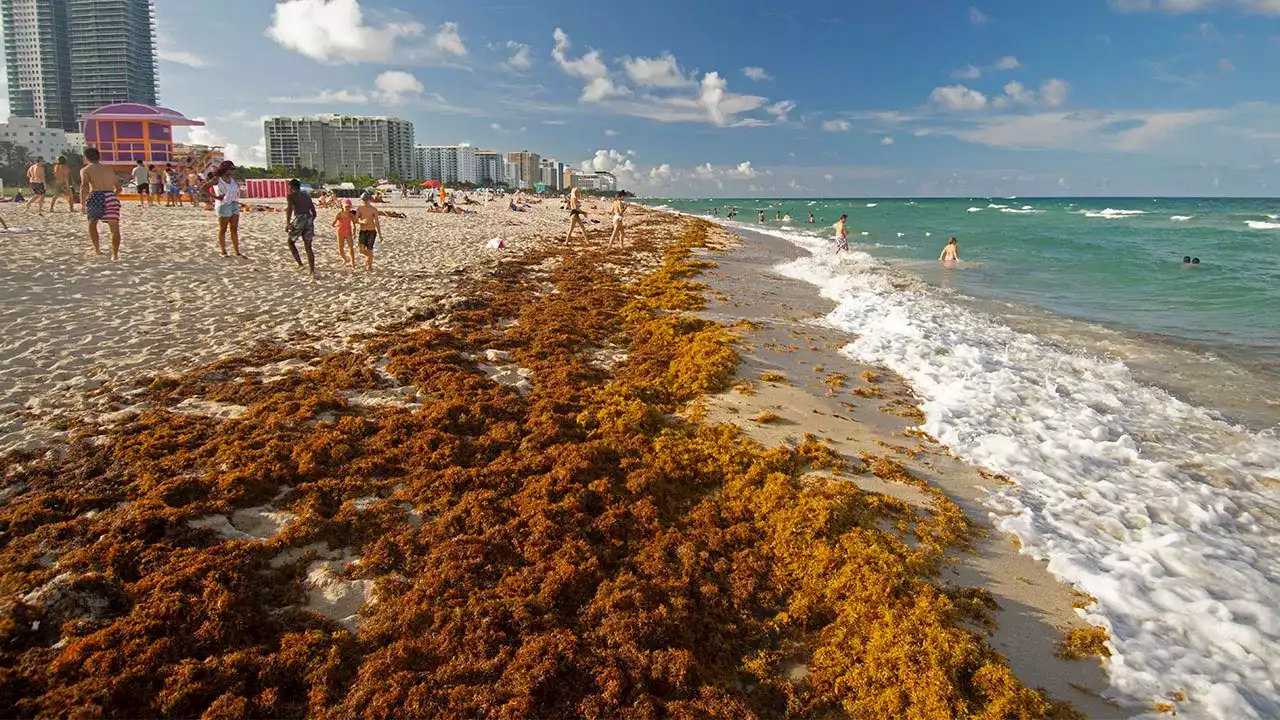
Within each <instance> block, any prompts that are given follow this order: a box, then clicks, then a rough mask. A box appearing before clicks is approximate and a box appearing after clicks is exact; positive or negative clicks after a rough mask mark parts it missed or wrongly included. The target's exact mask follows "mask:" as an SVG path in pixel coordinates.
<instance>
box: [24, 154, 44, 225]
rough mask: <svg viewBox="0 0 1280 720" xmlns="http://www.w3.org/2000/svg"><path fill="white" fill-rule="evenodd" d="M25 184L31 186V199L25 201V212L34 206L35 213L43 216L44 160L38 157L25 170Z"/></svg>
mask: <svg viewBox="0 0 1280 720" xmlns="http://www.w3.org/2000/svg"><path fill="white" fill-rule="evenodd" d="M27 183H28V184H29V185H30V186H31V199H30V200H28V201H27V212H31V206H32V205H35V206H36V213H37V214H39V215H44V158H42V157H38V158H36V161H35V162H33V163H31V166H30V167H28V168H27Z"/></svg>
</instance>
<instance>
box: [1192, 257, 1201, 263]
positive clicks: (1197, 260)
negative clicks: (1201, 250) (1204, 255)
mask: <svg viewBox="0 0 1280 720" xmlns="http://www.w3.org/2000/svg"><path fill="white" fill-rule="evenodd" d="M1191 264H1192V265H1199V264H1200V258H1191Z"/></svg>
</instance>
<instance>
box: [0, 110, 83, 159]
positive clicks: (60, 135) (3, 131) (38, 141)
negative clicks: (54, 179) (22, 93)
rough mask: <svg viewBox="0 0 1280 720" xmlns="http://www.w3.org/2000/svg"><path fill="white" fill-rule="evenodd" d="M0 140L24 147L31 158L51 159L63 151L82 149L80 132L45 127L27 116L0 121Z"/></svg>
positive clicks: (79, 150)
mask: <svg viewBox="0 0 1280 720" xmlns="http://www.w3.org/2000/svg"><path fill="white" fill-rule="evenodd" d="M0 141H7V142H11V143H13V144H14V145H17V146H19V147H22V148H26V150H27V152H28V153H29V154H30V155H31V159H32V160H34V159H36V158H37V157H42V158H44V159H45V160H49V161H52V160H54V159H56V158H57V157H58V156H59V155H61V154H62V153H64V152H67V151H71V152H76V153H79V152H83V150H84V135H83V134H82V133H67V132H63V131H62V130H61V129H58V128H47V127H45V126H44V124H43V123H42V122H40V121H39V120H37V119H36V118H27V117H11V118H9V121H8V122H3V123H0ZM73 141H74V144H73Z"/></svg>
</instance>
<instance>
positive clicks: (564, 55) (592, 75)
mask: <svg viewBox="0 0 1280 720" xmlns="http://www.w3.org/2000/svg"><path fill="white" fill-rule="evenodd" d="M553 37H554V38H555V47H553V48H552V49H551V57H553V58H555V61H556V64H557V65H559V66H560V69H561V70H563V71H564V72H565V74H567V75H572V76H573V77H576V78H580V79H582V80H585V81H586V85H585V86H584V87H583V88H582V100H583V101H584V102H600V101H601V100H605V99H608V98H611V97H617V96H619V95H627V94H630V92H631V91H630V90H628V89H627V88H625V87H621V86H618V85H615V84H614V83H613V80H611V79H610V78H609V68H607V67H605V64H604V61H603V60H601V59H600V51H599V50H592V51H590V52H588V53H587V54H586V55H583V56H582V57H580V58H578V59H577V60H571V59H570V58H569V56H568V50H569V36H568V35H566V34H565V32H564V30H561V29H560V28H556V31H555V34H554V36H553Z"/></svg>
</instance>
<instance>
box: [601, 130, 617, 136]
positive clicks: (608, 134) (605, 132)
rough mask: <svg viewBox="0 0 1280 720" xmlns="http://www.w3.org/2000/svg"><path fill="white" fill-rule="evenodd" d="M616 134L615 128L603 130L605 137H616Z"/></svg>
mask: <svg viewBox="0 0 1280 720" xmlns="http://www.w3.org/2000/svg"><path fill="white" fill-rule="evenodd" d="M617 135H618V131H617V130H605V131H604V136H605V137H617Z"/></svg>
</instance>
